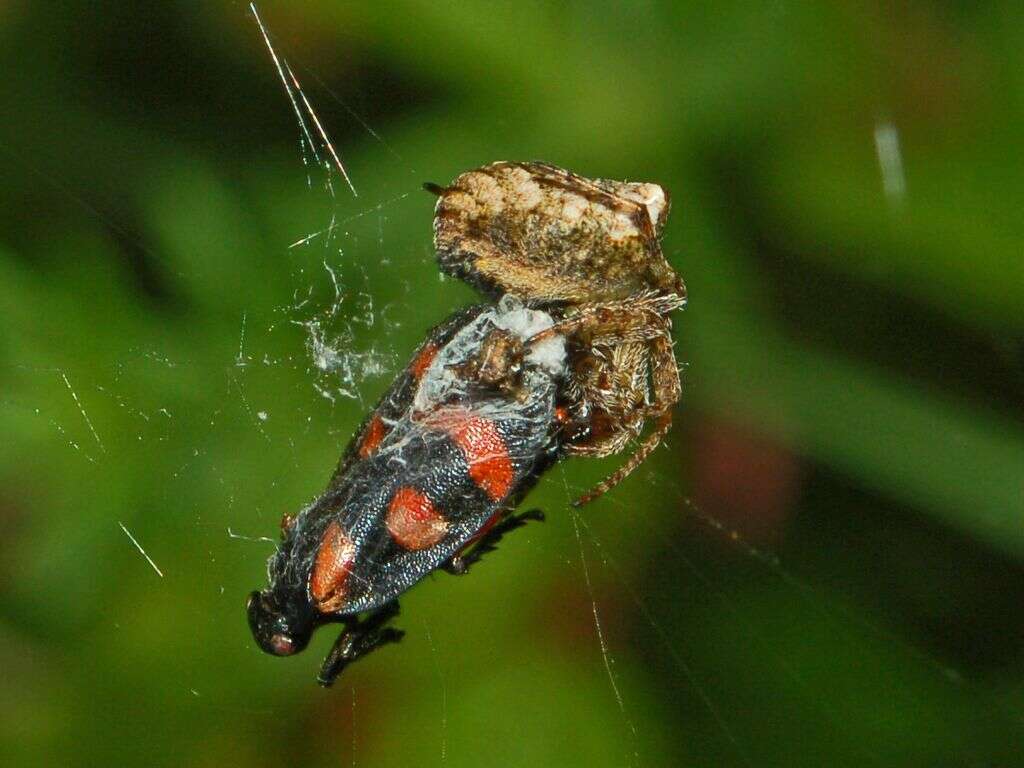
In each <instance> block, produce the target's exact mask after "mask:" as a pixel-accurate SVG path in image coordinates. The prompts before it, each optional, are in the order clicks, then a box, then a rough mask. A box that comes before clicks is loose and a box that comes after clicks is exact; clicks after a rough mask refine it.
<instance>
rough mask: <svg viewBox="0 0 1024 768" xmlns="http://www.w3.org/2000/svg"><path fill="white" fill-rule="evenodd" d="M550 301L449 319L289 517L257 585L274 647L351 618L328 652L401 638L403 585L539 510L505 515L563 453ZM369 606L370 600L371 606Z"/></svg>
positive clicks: (332, 661)
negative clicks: (539, 306)
mask: <svg viewBox="0 0 1024 768" xmlns="http://www.w3.org/2000/svg"><path fill="white" fill-rule="evenodd" d="M553 326H554V321H553V319H552V318H551V316H550V315H549V314H547V313H546V312H542V311H539V310H533V309H530V308H527V307H526V306H524V305H523V304H522V303H521V302H519V301H518V300H516V299H513V298H511V297H506V298H504V299H502V300H501V301H500V302H498V304H497V305H490V306H489V305H483V306H476V307H471V308H468V309H465V310H462V311H460V312H457V313H456V314H454V315H453V316H452V317H451V318H449V319H448V320H447V321H446V322H445V323H443V324H442V325H440V326H439V327H437V328H435V329H434V330H433V331H432V332H431V333H430V334H429V335H428V337H427V340H426V341H425V342H424V343H423V344H422V345H421V346H420V348H419V350H418V351H417V352H416V353H415V355H414V357H413V360H412V363H411V364H410V365H409V367H408V368H407V369H406V370H405V371H404V372H403V373H402V374H401V375H400V376H399V377H398V379H397V380H396V381H395V383H394V384H393V385H392V387H391V389H390V390H389V391H388V392H387V393H386V394H385V395H384V397H383V398H382V399H381V401H380V403H379V404H378V406H377V408H376V409H375V410H374V411H373V413H372V414H371V415H370V416H369V418H367V419H366V421H365V422H364V423H363V425H362V427H361V428H360V429H359V430H358V432H357V434H356V436H355V438H354V439H353V440H352V443H351V444H350V446H349V447H348V449H347V450H346V451H345V454H344V455H343V456H342V459H341V462H340V463H339V466H338V469H337V470H336V471H335V473H334V475H333V477H332V479H331V481H330V483H329V485H328V487H327V490H326V491H325V492H324V493H323V494H322V495H321V496H320V497H319V498H318V499H316V500H315V501H314V502H313V503H312V504H310V505H309V506H308V507H306V508H305V509H303V510H302V511H301V512H299V514H298V515H295V516H294V517H292V516H286V517H285V519H284V520H283V521H282V542H281V545H280V547H279V548H278V550H277V552H275V554H274V555H273V556H272V557H271V558H270V561H269V563H268V569H267V570H268V576H269V581H270V583H269V586H268V587H267V588H266V589H264V590H263V591H262V592H253V593H252V595H251V596H250V598H249V605H248V614H249V625H250V627H251V629H252V632H253V635H254V637H255V638H256V641H257V642H258V643H259V645H260V647H261V648H262V649H263V650H264V651H266V652H268V653H272V654H275V655H278V656H288V655H291V654H293V653H297V652H298V651H301V650H302V649H303V648H304V647H305V646H306V644H307V643H308V642H309V639H310V636H311V634H312V632H313V630H314V629H315V628H316V627H318V626H320V625H322V624H328V623H342V624H344V625H345V629H344V630H343V632H342V633H341V635H340V636H339V638H338V640H337V642H336V643H335V644H334V647H333V648H332V650H331V652H330V654H329V655H328V657H327V659H326V660H325V661H324V665H323V668H322V670H321V672H320V676H319V680H320V682H321V684H323V685H330V684H331V683H332V682H333V680H334V679H335V678H336V677H337V676H338V674H339V673H340V672H341V670H342V669H343V668H344V667H345V666H346V665H347V664H348V663H350V662H351V661H353V660H355V659H356V658H358V657H360V656H362V655H364V654H366V653H368V652H369V651H371V650H373V649H374V648H376V647H378V646H380V645H383V644H386V643H389V642H394V641H396V640H398V639H399V638H400V637H401V634H402V633H401V632H400V631H398V630H395V629H391V628H388V627H386V626H385V624H386V623H387V622H388V621H389V620H390V619H391V618H392V617H394V616H395V615H396V614H397V612H398V603H397V598H398V596H399V595H400V594H401V593H402V592H404V591H405V590H407V589H408V588H409V587H411V586H412V585H413V584H415V583H416V582H418V581H419V580H420V579H422V578H423V577H424V576H426V575H427V574H429V573H431V572H432V571H434V570H436V569H438V568H445V569H447V570H449V571H451V572H454V573H464V572H465V571H466V569H467V567H468V566H469V564H470V563H471V562H472V561H474V560H475V559H477V558H478V557H479V556H480V554H481V553H483V552H485V551H487V550H488V549H489V548H491V547H492V546H493V544H494V542H495V541H496V540H497V539H498V538H500V536H501V535H502V534H503V533H505V532H507V531H508V530H510V529H511V528H514V527H518V526H519V525H522V524H523V523H524V522H525V521H526V520H528V519H531V518H533V519H536V518H537V517H538V513H536V512H528V513H524V514H522V515H518V516H513V517H508V518H507V519H503V518H505V516H506V515H507V514H508V513H509V512H510V510H512V509H514V507H515V505H516V504H517V503H518V501H519V500H520V498H521V497H522V496H523V495H524V494H525V492H526V491H527V490H529V489H530V487H532V485H533V484H534V482H535V481H536V480H537V478H538V477H539V475H540V474H541V473H542V472H543V470H544V469H546V468H547V467H548V466H550V465H551V464H552V463H553V461H554V460H555V459H556V458H557V456H558V452H559V446H560V434H561V433H562V432H563V431H564V429H565V425H564V423H563V421H562V420H560V418H559V417H560V413H561V412H560V410H559V409H558V407H557V403H556V398H557V395H558V391H559V382H560V380H561V378H562V377H563V376H564V374H565V366H566V349H565V340H564V338H563V337H562V336H560V335H558V334H554V335H545V334H544V332H545V331H547V330H549V329H551V328H552V327H553ZM359 614H365V615H366V617H365V618H364V619H362V620H360V619H359V618H358V616H359Z"/></svg>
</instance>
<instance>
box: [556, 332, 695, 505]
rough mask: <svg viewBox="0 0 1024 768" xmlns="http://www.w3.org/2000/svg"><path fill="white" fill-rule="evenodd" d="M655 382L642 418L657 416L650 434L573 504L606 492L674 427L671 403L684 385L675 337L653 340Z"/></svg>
mask: <svg viewBox="0 0 1024 768" xmlns="http://www.w3.org/2000/svg"><path fill="white" fill-rule="evenodd" d="M651 357H652V359H653V365H652V368H653V370H652V375H651V378H652V384H653V389H654V393H653V394H654V397H653V400H654V402H653V403H652V404H651V405H650V406H648V407H647V408H646V409H645V411H646V412H645V413H644V415H643V419H648V418H653V419H657V422H656V425H655V429H654V431H653V432H651V434H650V435H648V436H647V437H646V438H645V439H644V440H643V442H641V443H640V445H639V447H638V448H637V449H636V451H635V452H634V453H633V455H632V456H630V457H629V458H628V459H627V460H626V462H625V463H624V464H623V465H622V466H621V467H619V468H618V469H617V470H616V471H615V472H613V473H612V474H610V475H609V476H608V477H606V478H605V479H604V480H602V481H601V482H600V483H598V484H597V485H595V486H594V487H593V488H592V489H590V490H589V491H587V493H585V494H583V495H582V496H581V497H580V498H578V499H576V501H574V502H573V506H574V507H581V506H583V505H584V504H587V503H589V502H591V501H593V500H594V499H596V498H598V497H599V496H602V495H604V494H605V493H607V492H608V491H610V490H611V489H612V488H614V487H615V486H616V485H618V484H619V483H620V482H622V481H623V480H624V479H626V478H627V477H628V476H629V475H630V474H631V473H632V472H633V470H635V469H636V468H637V467H638V466H640V464H642V463H643V462H644V460H645V459H647V457H648V456H650V455H651V454H652V453H653V452H654V449H655V448H657V447H658V445H660V444H661V441H662V439H664V437H665V435H666V434H667V433H668V431H669V429H671V428H672V407H673V406H674V405H675V404H676V403H677V402H679V397H680V395H681V394H682V385H681V383H680V381H679V369H678V368H676V361H675V354H674V352H673V350H672V341H671V339H670V338H668V337H658V338H655V339H653V340H652V341H651Z"/></svg>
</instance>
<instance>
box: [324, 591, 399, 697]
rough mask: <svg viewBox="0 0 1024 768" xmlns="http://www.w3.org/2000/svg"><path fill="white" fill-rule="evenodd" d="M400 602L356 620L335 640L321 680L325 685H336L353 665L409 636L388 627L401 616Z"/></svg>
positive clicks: (348, 623) (349, 623) (350, 622)
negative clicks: (341, 675)
mask: <svg viewBox="0 0 1024 768" xmlns="http://www.w3.org/2000/svg"><path fill="white" fill-rule="evenodd" d="M398 611H399V608H398V601H397V600H396V601H395V602H393V603H390V604H388V605H386V606H384V607H383V608H381V609H380V610H378V611H376V612H375V613H371V614H370V615H369V616H367V617H366V618H365V619H363V620H361V621H360V620H359V619H352V620H351V621H348V622H346V623H345V629H344V630H342V632H341V634H340V635H338V639H337V640H335V641H334V645H333V646H332V647H331V651H330V653H328V654H327V658H325V659H324V663H323V666H322V667H321V668H320V674H319V675H318V676H317V682H318V683H320V685H322V686H324V687H325V688H329V687H330V686H331V685H333V684H334V681H335V680H336V679H337V678H338V675H340V674H341V673H342V672H343V671H344V670H345V667H347V666H348V665H349V664H351V663H352V662H353V661H355V660H356V659H359V658H362V657H363V656H365V655H366V654H368V653H370V652H371V651H374V650H376V649H377V648H380V647H381V646H382V645H387V644H388V643H397V642H398V641H399V640H401V639H402V637H403V636H404V635H405V632H403V631H402V630H400V629H395V628H393V627H387V626H385V625H386V624H387V623H388V622H389V621H391V620H392V619H393V618H395V617H396V616H397V615H398Z"/></svg>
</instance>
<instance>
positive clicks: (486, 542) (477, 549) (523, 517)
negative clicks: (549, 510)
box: [441, 509, 544, 576]
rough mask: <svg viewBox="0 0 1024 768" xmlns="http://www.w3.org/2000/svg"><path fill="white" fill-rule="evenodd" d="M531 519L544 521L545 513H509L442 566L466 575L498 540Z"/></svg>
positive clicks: (496, 544)
mask: <svg viewBox="0 0 1024 768" xmlns="http://www.w3.org/2000/svg"><path fill="white" fill-rule="evenodd" d="M530 520H538V521H540V522H544V513H543V512H542V511H541V510H539V509H529V510H527V511H526V512H522V513H520V514H518V515H509V516H508V517H506V518H505V519H504V520H502V521H501V522H500V523H498V524H497V525H495V526H494V527H493V528H491V529H490V530H489V531H487V533H485V534H484V535H483V536H482V537H481V538H480V539H479V540H478V541H477V542H476V544H474V545H473V546H472V548H471V549H470V550H469V551H468V552H467V553H466V554H464V555H462V554H459V555H454V556H453V557H452V559H451V560H449V561H448V562H447V563H445V564H444V565H442V566H441V568H443V569H444V570H445V571H447V572H448V573H450V574H452V575H453V576H465V575H466V574H467V573H468V572H469V567H470V566H471V565H474V564H476V563H478V562H480V558H482V557H483V556H484V555H486V554H487V553H488V552H493V551H494V550H495V549H497V548H498V542H499V541H501V539H502V537H503V536H505V534H507V533H510V532H512V531H514V530H515V529H516V528H522V527H523V526H524V525H526V524H527V523H528V522H529V521H530Z"/></svg>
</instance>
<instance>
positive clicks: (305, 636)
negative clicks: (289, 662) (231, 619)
mask: <svg viewBox="0 0 1024 768" xmlns="http://www.w3.org/2000/svg"><path fill="white" fill-rule="evenodd" d="M246 610H247V612H248V614H249V628H250V629H251V630H252V636H253V637H254V638H255V639H256V643H257V644H258V645H259V647H260V648H262V649H263V650H264V651H266V652H267V653H270V654H273V655H274V656H291V655H292V654H293V653H298V652H299V651H301V650H302V649H303V648H305V647H306V645H307V644H308V643H309V638H310V636H311V635H312V634H313V628H314V627H313V620H312V617H311V616H310V614H309V611H308V610H303V609H302V608H300V607H297V606H296V605H295V604H294V602H293V601H287V600H286V601H284V602H283V603H282V602H281V601H279V600H278V598H277V596H276V595H275V594H274V593H273V592H272V591H271V590H268V589H265V590H263V591H262V592H253V593H252V594H251V595H249V602H248V604H247V606H246Z"/></svg>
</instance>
